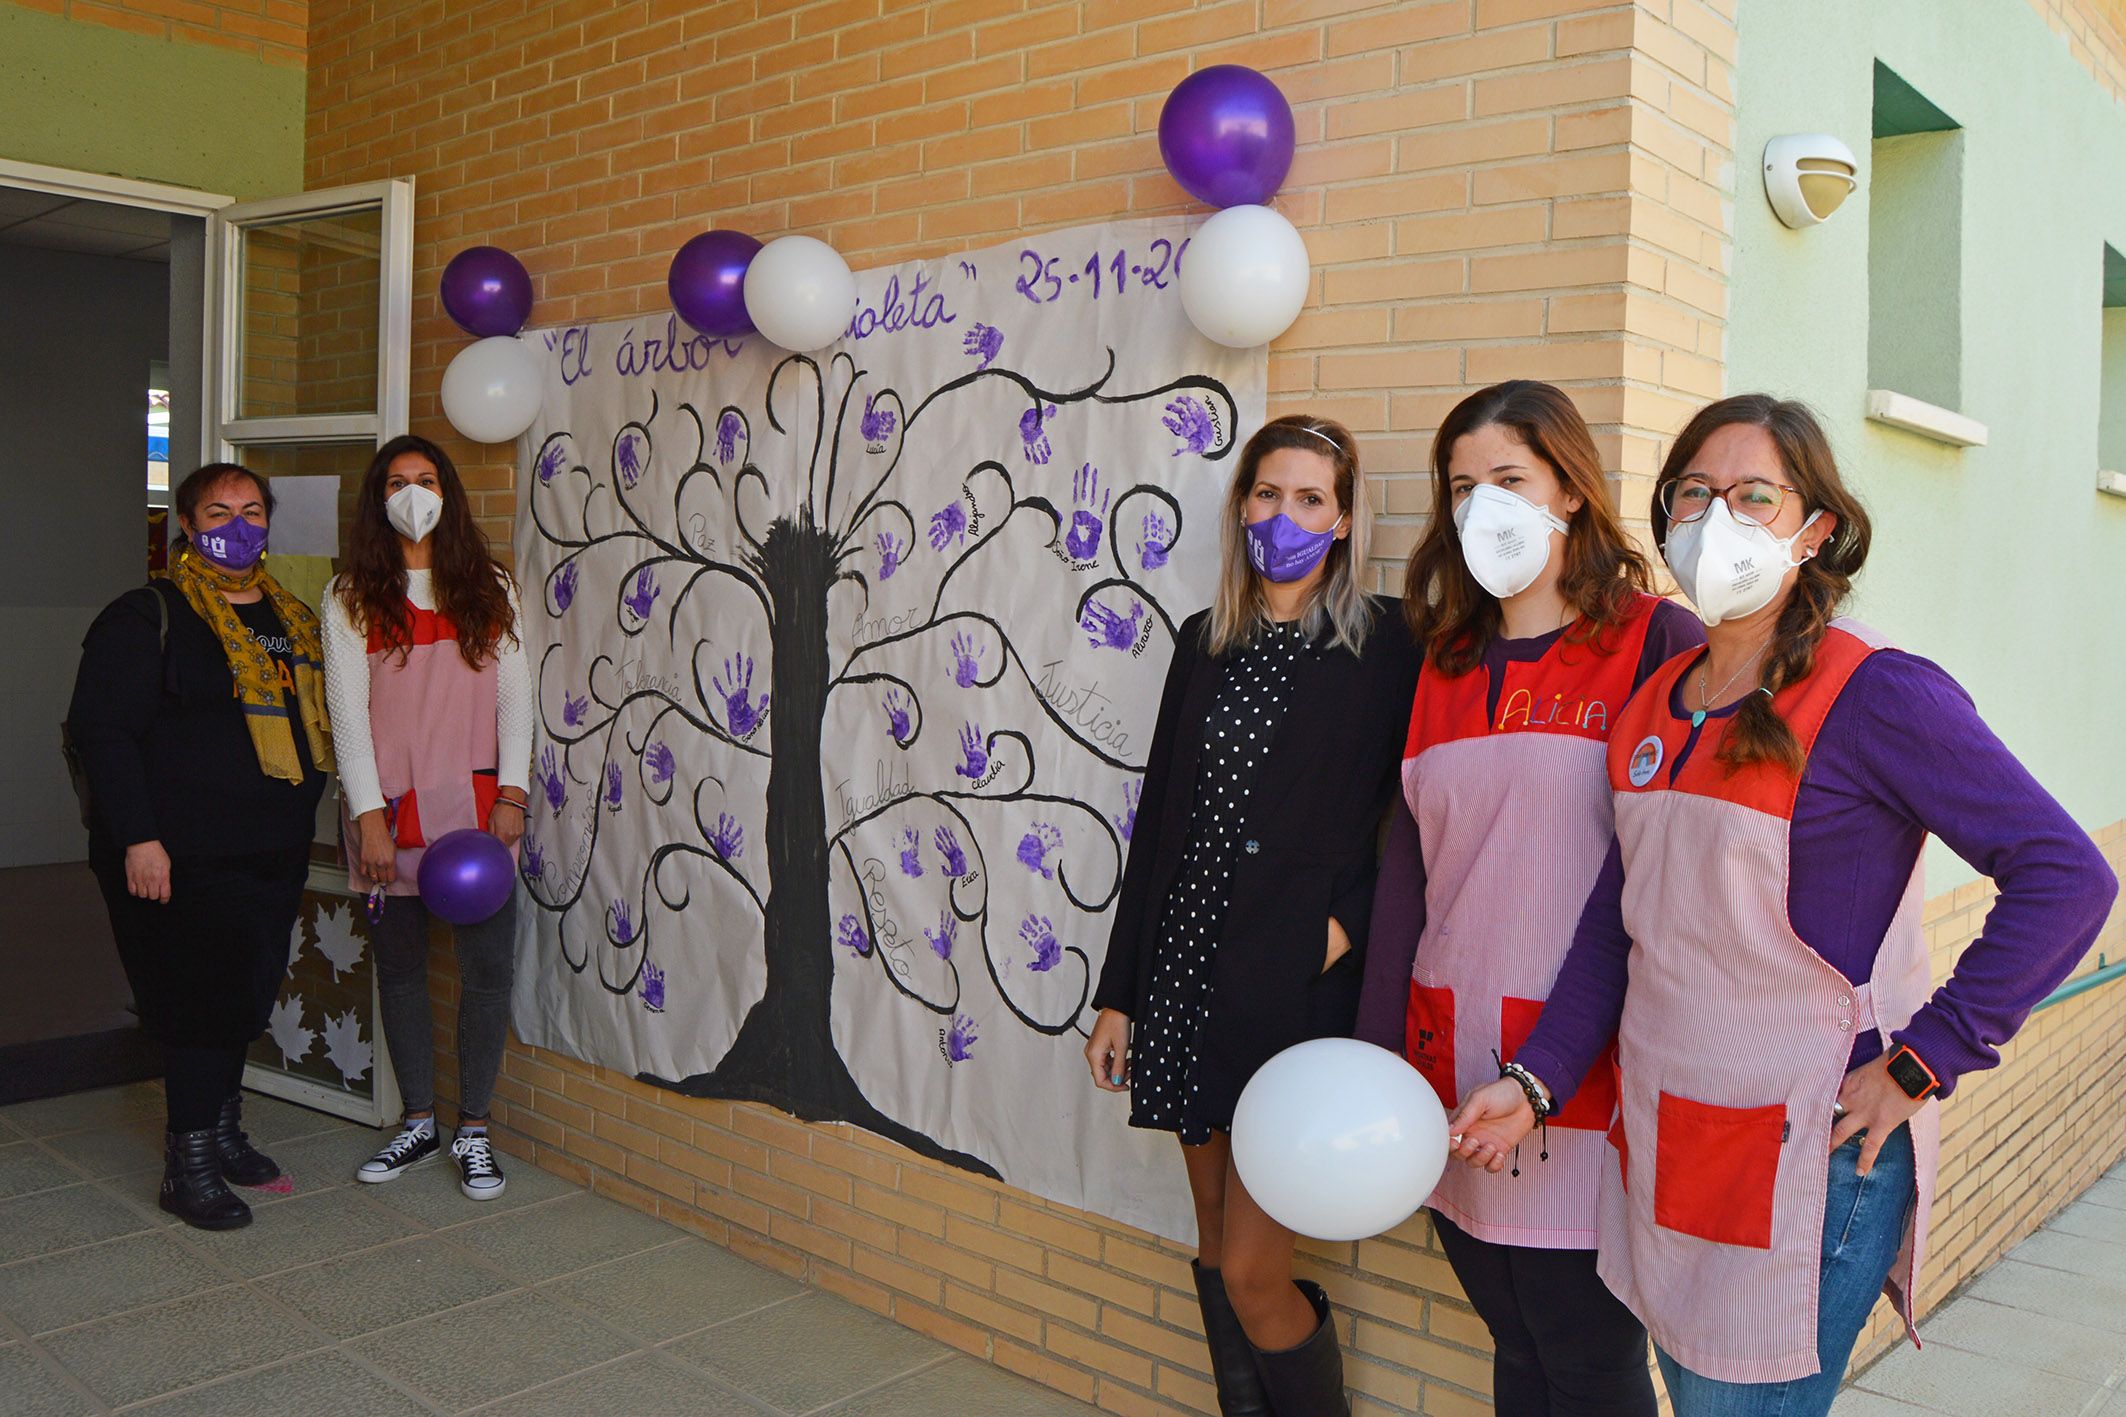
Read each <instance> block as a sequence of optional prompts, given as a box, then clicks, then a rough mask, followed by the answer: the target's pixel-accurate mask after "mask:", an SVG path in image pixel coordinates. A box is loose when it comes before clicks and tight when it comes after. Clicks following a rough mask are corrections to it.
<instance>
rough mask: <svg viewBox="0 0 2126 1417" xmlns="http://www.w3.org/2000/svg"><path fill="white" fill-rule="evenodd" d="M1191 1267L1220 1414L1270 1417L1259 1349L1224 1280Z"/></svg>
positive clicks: (1193, 1265) (1208, 1270)
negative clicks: (1257, 1359)
mask: <svg viewBox="0 0 2126 1417" xmlns="http://www.w3.org/2000/svg"><path fill="white" fill-rule="evenodd" d="M1189 1268H1190V1269H1191V1270H1192V1271H1193V1272H1194V1273H1195V1276H1196V1302H1197V1303H1198V1304H1201V1305H1202V1306H1203V1339H1204V1342H1205V1343H1207V1344H1209V1345H1210V1350H1211V1378H1212V1380H1213V1381H1214V1382H1216V1383H1217V1384H1218V1411H1219V1412H1220V1413H1221V1414H1223V1417H1270V1400H1269V1398H1268V1397H1266V1396H1264V1395H1263V1391H1262V1374H1260V1373H1258V1372H1257V1371H1256V1370H1255V1350H1254V1349H1253V1348H1252V1347H1250V1346H1249V1345H1248V1336H1247V1334H1246V1333H1244V1332H1242V1331H1241V1328H1240V1316H1239V1315H1237V1314H1235V1313H1234V1312H1233V1301H1232V1300H1231V1299H1229V1298H1227V1297H1226V1293H1225V1279H1224V1277H1223V1276H1222V1275H1220V1274H1219V1273H1218V1271H1217V1270H1215V1269H1205V1268H1204V1267H1203V1266H1202V1265H1200V1264H1196V1263H1193V1262H1192V1263H1191V1264H1190V1265H1189Z"/></svg>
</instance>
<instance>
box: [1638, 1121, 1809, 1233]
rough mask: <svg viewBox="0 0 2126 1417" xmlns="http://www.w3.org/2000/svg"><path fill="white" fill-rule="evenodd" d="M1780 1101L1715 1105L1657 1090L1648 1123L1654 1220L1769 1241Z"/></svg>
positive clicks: (1781, 1130) (1781, 1129)
mask: <svg viewBox="0 0 2126 1417" xmlns="http://www.w3.org/2000/svg"><path fill="white" fill-rule="evenodd" d="M1785 1138H1786V1105H1785V1104H1784V1103H1777V1102H1775V1103H1772V1104H1771V1105H1769V1106H1765V1107H1716V1106H1714V1105H1713V1104H1711V1103H1709V1102H1693V1101H1691V1100H1690V1099H1689V1098H1687V1097H1677V1096H1676V1095H1674V1094H1673V1093H1668V1092H1664V1093H1662V1094H1661V1101H1660V1111H1659V1115H1658V1117H1657V1118H1656V1122H1655V1128H1654V1223H1655V1224H1657V1225H1660V1226H1663V1227H1664V1228H1666V1229H1669V1230H1675V1231H1678V1232H1680V1233H1682V1234H1685V1235H1695V1236H1697V1237H1698V1238H1699V1239H1701V1240H1712V1241H1714V1242H1716V1243H1718V1244H1722V1245H1743V1246H1747V1247H1749V1248H1750V1249H1756V1250H1769V1249H1770V1248H1771V1247H1772V1193H1773V1191H1774V1189H1775V1188H1776V1187H1777V1185H1778V1181H1779V1153H1780V1148H1781V1146H1782V1144H1783V1143H1784V1141H1785Z"/></svg>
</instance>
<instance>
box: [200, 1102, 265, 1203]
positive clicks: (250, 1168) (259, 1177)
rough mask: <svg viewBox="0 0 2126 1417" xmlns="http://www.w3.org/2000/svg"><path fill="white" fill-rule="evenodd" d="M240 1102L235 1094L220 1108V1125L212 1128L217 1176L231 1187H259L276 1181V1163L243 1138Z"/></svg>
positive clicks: (247, 1139) (241, 1103)
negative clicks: (218, 1168)
mask: <svg viewBox="0 0 2126 1417" xmlns="http://www.w3.org/2000/svg"><path fill="white" fill-rule="evenodd" d="M243 1110H244V1099H243V1094H242V1093H238V1094H236V1095H235V1096H233V1097H230V1098H229V1099H227V1100H226V1101H224V1102H223V1103H222V1104H221V1121H219V1122H218V1123H216V1124H215V1127H214V1154H215V1156H216V1157H218V1158H219V1159H220V1161H221V1176H222V1179H223V1180H224V1181H227V1182H229V1184H231V1185H234V1186H263V1185H265V1184H266V1183H268V1182H269V1181H278V1180H279V1179H280V1175H281V1168H280V1163H279V1162H277V1161H275V1160H274V1159H273V1158H272V1157H270V1156H268V1155H266V1154H265V1153H264V1152H263V1151H260V1150H259V1149H258V1148H257V1147H255V1146H253V1145H251V1138H249V1137H247V1136H245V1135H244V1130H243V1127H242V1126H241V1125H239V1124H240V1123H241V1122H242V1121H243Z"/></svg>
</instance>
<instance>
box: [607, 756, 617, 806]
mask: <svg viewBox="0 0 2126 1417" xmlns="http://www.w3.org/2000/svg"><path fill="white" fill-rule="evenodd" d="M620 783H621V776H620V764H618V763H607V764H606V765H605V810H606V811H608V812H617V811H619V810H620V799H621V791H620Z"/></svg>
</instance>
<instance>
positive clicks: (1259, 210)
mask: <svg viewBox="0 0 2126 1417" xmlns="http://www.w3.org/2000/svg"><path fill="white" fill-rule="evenodd" d="M1309 279H1310V268H1309V266H1308V264H1307V243H1306V242H1304V241H1302V240H1300V237H1299V232H1298V231H1297V230H1295V229H1294V228H1293V226H1292V223H1290V222H1289V221H1286V220H1285V219H1284V218H1283V217H1282V216H1279V215H1278V214H1277V213H1276V212H1273V211H1271V210H1270V209H1269V208H1268V207H1227V208H1226V209H1225V210H1224V211H1222V212H1220V213H1218V214H1217V215H1216V216H1214V217H1212V218H1211V219H1210V220H1209V221H1207V222H1205V223H1204V224H1203V225H1202V226H1200V227H1198V228H1197V229H1196V234H1195V235H1194V236H1193V237H1191V238H1190V239H1189V243H1188V250H1187V251H1186V252H1184V253H1183V259H1182V262H1181V308H1182V309H1183V310H1186V311H1187V312H1188V317H1189V321H1190V323H1191V324H1193V325H1195V327H1196V328H1197V329H1198V330H1200V331H1202V332H1203V334H1204V335H1205V337H1207V338H1209V339H1213V340H1216V341H1217V342H1218V343H1220V344H1223V345H1229V346H1231V347H1232V348H1234V349H1250V348H1253V347H1254V346H1255V345H1258V344H1268V343H1269V342H1270V341H1271V340H1273V339H1276V338H1277V337H1278V336H1279V335H1281V334H1283V333H1284V332H1285V331H1286V330H1288V329H1290V328H1291V325H1292V321H1294V320H1296V319H1298V318H1299V311H1300V307H1301V306H1303V305H1305V304H1306V303H1307V285H1308V282H1309Z"/></svg>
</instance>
